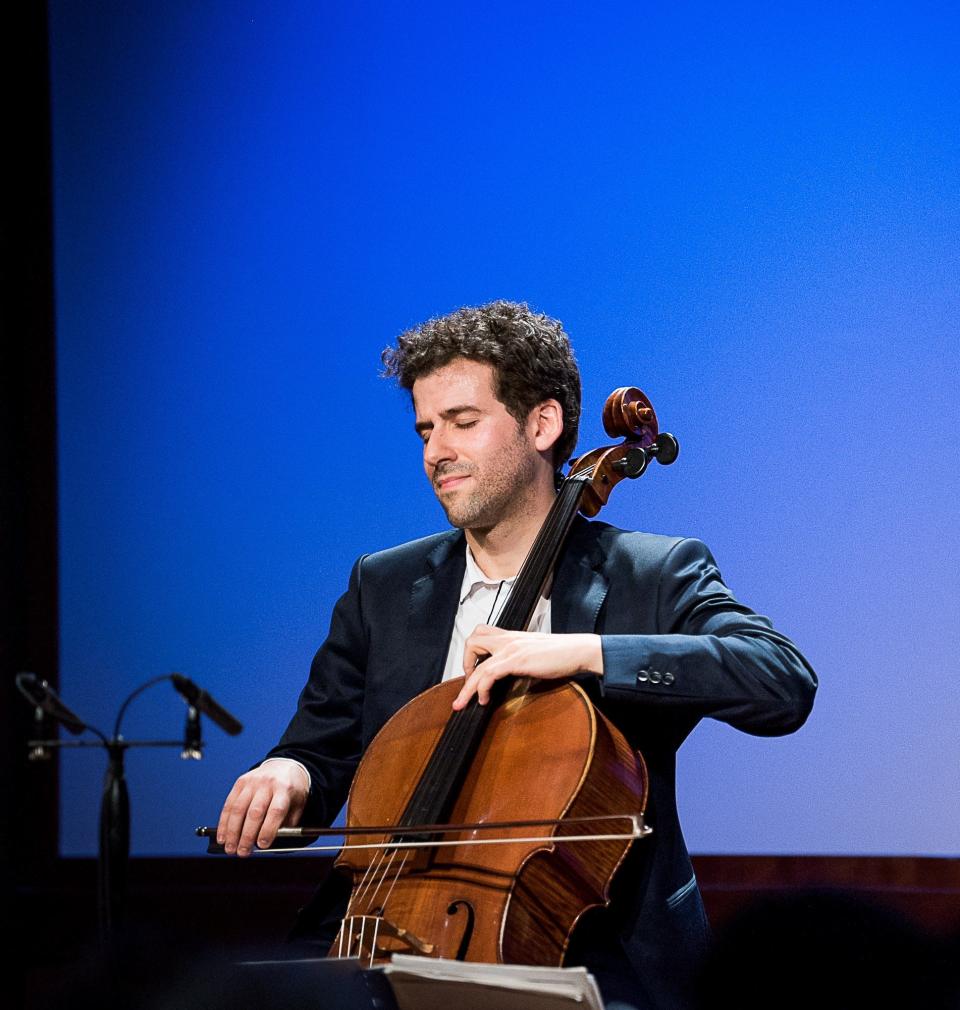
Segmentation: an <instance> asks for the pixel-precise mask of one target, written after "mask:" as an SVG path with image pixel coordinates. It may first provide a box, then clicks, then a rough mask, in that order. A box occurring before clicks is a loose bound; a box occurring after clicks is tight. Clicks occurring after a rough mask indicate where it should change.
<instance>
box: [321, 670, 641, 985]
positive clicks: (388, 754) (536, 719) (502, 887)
mask: <svg viewBox="0 0 960 1010" xmlns="http://www.w3.org/2000/svg"><path fill="white" fill-rule="evenodd" d="M461 684H462V681H461V680H460V678H457V679H456V680H452V681H448V682H446V683H442V684H438V685H437V686H435V687H433V688H431V689H429V690H428V691H426V692H424V693H423V694H422V695H419V696H418V697H417V698H414V699H413V700H412V701H410V702H409V703H408V704H407V705H405V706H404V707H403V708H402V709H400V711H399V712H397V713H396V715H395V716H394V717H393V718H392V719H391V720H390V722H388V723H387V725H386V726H384V727H383V729H382V730H381V731H380V733H379V734H378V735H377V736H376V737H375V738H374V740H373V741H372V742H371V744H370V746H369V747H368V749H367V751H366V753H365V755H364V757H363V760H362V761H361V763H360V766H359V768H358V769H357V773H356V776H355V778H354V782H353V785H352V786H351V790H350V797H349V800H348V806H347V809H348V820H347V824H348V826H350V827H353V826H358V825H360V826H362V825H364V824H371V823H375V824H380V825H392V824H396V825H398V826H399V825H400V824H401V820H402V816H403V813H404V810H405V809H406V807H407V804H408V802H409V800H410V796H411V794H412V791H413V786H414V784H415V783H416V782H417V781H418V779H419V778H420V775H421V773H422V772H423V770H424V769H425V768H426V766H427V762H428V760H429V758H430V756H431V754H432V753H433V751H434V748H435V747H436V746H437V744H438V742H439V741H440V738H441V735H442V733H443V730H444V727H445V725H446V723H447V721H448V719H449V717H450V706H451V703H452V701H453V699H454V698H455V697H456V695H457V693H458V692H459V690H460V687H461ZM646 793H647V776H646V769H645V767H644V764H643V759H642V758H641V757H640V755H639V754H636V753H634V752H633V751H632V750H631V749H630V747H629V745H628V744H627V742H626V740H625V739H624V737H623V736H622V734H621V733H620V732H619V731H618V730H617V729H616V728H615V727H614V726H613V725H612V724H611V723H610V722H609V720H607V719H606V718H605V717H604V716H603V715H602V714H601V713H600V712H598V711H597V710H596V708H595V707H594V706H593V704H592V703H591V702H590V700H589V699H588V697H587V695H586V693H585V692H584V690H583V688H581V687H580V686H579V685H578V684H576V683H575V682H572V681H567V682H564V683H560V684H556V683H551V684H547V683H542V684H538V685H535V686H534V687H533V688H532V689H528V690H525V691H523V692H517V693H515V694H513V695H512V696H508V698H507V699H506V700H505V701H504V702H502V703H501V704H500V705H499V706H498V707H497V709H496V711H495V712H494V713H493V715H492V718H491V721H490V723H489V725H488V726H487V729H486V731H485V734H484V737H483V741H482V743H481V745H480V748H479V750H478V751H477V753H476V755H475V757H474V759H473V761H472V763H471V766H470V771H469V774H468V776H467V778H466V779H465V781H464V783H463V786H462V788H461V789H460V791H459V793H458V795H457V797H456V800H455V802H454V804H453V808H452V810H451V811H450V813H449V816H448V818H447V819H448V820H449V823H451V824H482V823H483V822H485V821H490V822H509V821H512V820H525V819H537V820H545V821H546V820H551V821H555V822H556V825H555V827H553V828H552V829H551V834H552V835H553V836H555V838H556V839H557V840H556V841H553V842H544V841H522V840H520V839H524V838H529V837H530V836H531V835H542V834H543V832H542V831H534V830H532V829H531V828H529V827H514V828H505V829H502V830H501V831H500V832H499V834H500V836H501V838H502V837H503V836H506V837H507V838H516V839H518V840H517V841H515V842H513V841H511V842H508V843H503V842H502V841H501V842H499V843H498V844H476V843H477V840H478V839H480V838H482V837H483V833H482V832H481V831H479V830H477V829H474V830H466V831H463V832H462V833H454V834H452V835H451V836H445V840H446V841H448V842H460V843H461V844H452V845H443V846H430V847H426V848H415V849H409V850H402V849H393V850H390V852H391V853H392V855H390V854H388V853H387V850H385V849H383V848H379V847H376V846H377V845H378V844H379V845H382V844H383V843H386V842H387V841H388V840H389V836H383V835H381V836H373V835H357V836H353V837H351V838H350V839H349V840H348V843H347V844H346V846H345V847H344V848H343V850H342V851H341V853H340V855H339V856H338V858H337V861H336V867H337V869H339V870H340V871H341V872H349V873H350V874H351V875H352V876H353V881H354V886H353V890H352V894H351V898H350V904H349V906H348V909H347V914H346V917H345V918H344V922H343V925H342V928H341V934H340V936H339V937H338V939H337V940H335V941H334V945H333V948H332V949H331V954H332V955H333V956H337V955H338V954H340V955H341V956H342V955H343V954H346V953H349V954H350V955H351V956H359V957H361V958H362V959H364V960H365V961H367V962H368V963H371V964H374V963H378V962H381V961H384V960H387V959H389V957H390V955H392V954H394V953H408V954H423V955H427V956H432V957H444V958H451V959H452V958H456V959H460V960H469V961H487V962H500V963H509V964H534V965H560V964H561V963H562V961H563V956H564V953H565V951H566V948H567V945H568V942H569V939H570V935H571V933H572V931H573V928H574V926H575V925H576V922H577V921H578V919H579V918H580V916H581V915H582V914H583V913H584V912H585V911H586V910H587V909H588V908H591V907H593V906H596V905H601V904H605V903H606V902H607V900H608V898H609V888H610V883H611V881H612V879H613V875H614V873H615V872H616V870H617V868H618V867H619V866H620V864H621V862H622V861H623V859H624V857H625V856H626V854H627V851H628V849H629V846H630V844H631V841H632V839H626V840H624V839H610V838H606V839H603V840H595V841H589V842H570V843H564V842H563V841H561V839H563V837H564V836H571V835H577V834H582V833H583V829H582V827H579V826H578V825H577V824H576V823H569V824H568V823H564V819H568V820H572V821H574V822H575V821H576V819H578V818H591V817H602V816H604V815H608V814H609V811H610V810H629V811H633V812H636V813H642V812H643V810H644V808H645V805H646ZM398 834H402V832H401V831H398ZM363 845H367V846H371V845H372V846H374V847H372V848H366V847H364V848H361V847H360V846H363Z"/></svg>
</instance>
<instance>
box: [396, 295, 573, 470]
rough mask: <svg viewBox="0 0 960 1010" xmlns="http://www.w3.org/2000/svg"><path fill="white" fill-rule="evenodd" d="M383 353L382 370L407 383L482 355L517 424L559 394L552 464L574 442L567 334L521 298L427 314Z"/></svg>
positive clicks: (562, 460)
mask: <svg viewBox="0 0 960 1010" xmlns="http://www.w3.org/2000/svg"><path fill="white" fill-rule="evenodd" d="M381 358H382V360H383V369H384V371H383V374H384V375H385V376H386V377H387V378H396V379H397V381H398V383H399V384H400V385H401V386H402V387H403V388H404V389H407V390H412V389H413V384H414V382H416V381H417V379H419V378H420V377H421V376H424V375H428V374H429V373H430V372H433V371H435V370H436V369H438V368H442V367H443V366H444V365H446V364H448V363H449V362H450V361H452V360H453V359H454V358H470V359H471V360H473V361H484V362H487V363H488V364H490V365H492V366H493V368H494V371H495V375H496V379H495V385H494V392H495V393H496V396H497V399H498V400H499V401H500V402H501V403H502V404H503V405H504V406H505V407H506V408H507V410H508V411H509V412H510V414H511V415H512V416H513V417H514V418H516V420H517V423H518V424H522V423H523V422H525V421H526V419H527V416H528V415H529V413H530V411H531V409H532V408H533V407H535V406H536V405H537V404H538V403H542V402H543V401H544V400H550V399H554V400H557V401H559V403H560V406H561V408H562V409H563V432H562V433H561V435H560V437H559V438H558V439H557V441H556V443H555V445H554V447H553V463H554V466H555V467H557V468H559V467H560V466H561V465H562V464H563V463H565V462H566V460H567V459H568V458H569V456H570V454H571V453H572V452H573V449H574V446H576V444H577V431H578V429H579V426H580V370H579V369H578V368H577V362H576V360H575V359H574V356H573V348H572V347H571V346H570V338H569V337H568V336H567V334H566V333H565V332H564V330H563V324H562V323H561V322H559V320H556V319H551V318H550V317H549V316H545V315H543V314H542V313H538V312H532V311H531V310H530V308H529V307H528V306H527V305H525V304H523V303H518V302H507V301H496V302H490V303H488V304H487V305H481V306H479V307H478V308H462V309H457V311H456V312H451V313H450V314H449V315H447V316H442V317H441V318H439V319H431V320H429V322H426V323H422V324H421V325H420V326H415V327H414V328H413V329H411V330H407V331H406V332H405V333H401V334H400V336H399V337H397V342H396V346H390V347H387V348H386V349H385V350H384V352H383V354H382V355H381Z"/></svg>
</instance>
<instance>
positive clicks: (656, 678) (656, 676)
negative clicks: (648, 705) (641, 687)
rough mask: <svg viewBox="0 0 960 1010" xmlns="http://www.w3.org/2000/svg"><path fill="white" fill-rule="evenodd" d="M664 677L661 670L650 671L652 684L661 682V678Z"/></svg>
mask: <svg viewBox="0 0 960 1010" xmlns="http://www.w3.org/2000/svg"><path fill="white" fill-rule="evenodd" d="M662 677H663V675H662V674H661V673H660V671H659V670H651V671H650V683H651V684H659V683H660V681H661V679H662Z"/></svg>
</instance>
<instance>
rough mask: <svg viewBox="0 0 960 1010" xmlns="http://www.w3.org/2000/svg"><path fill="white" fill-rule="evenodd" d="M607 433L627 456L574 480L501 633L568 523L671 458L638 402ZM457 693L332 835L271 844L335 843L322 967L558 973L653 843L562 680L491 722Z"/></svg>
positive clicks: (613, 758)
mask: <svg viewBox="0 0 960 1010" xmlns="http://www.w3.org/2000/svg"><path fill="white" fill-rule="evenodd" d="M603 425H604V429H605V430H606V432H607V434H608V435H610V436H611V438H623V441H622V442H620V443H618V444H617V445H613V446H604V447H600V448H598V449H594V450H592V451H590V452H588V453H586V454H584V455H582V456H580V457H579V458H578V459H577V460H575V461H574V462H573V463H572V464H571V468H570V471H569V474H568V475H567V476H566V478H564V480H563V481H562V483H561V484H560V487H559V489H558V493H557V497H556V499H555V501H554V503H553V506H552V507H551V510H550V512H549V514H548V516H547V518H546V520H545V522H544V524H543V526H542V527H541V529H540V531H539V533H538V535H537V537H536V540H535V541H534V544H533V546H532V547H531V549H530V552H529V554H528V555H527V557H526V559H525V561H524V563H523V565H522V567H521V570H520V573H519V574H518V576H517V579H516V582H515V584H514V587H513V590H512V592H511V594H510V597H509V599H508V601H507V603H506V605H505V606H504V608H503V610H502V612H501V614H500V616H499V618H498V619H497V621H496V626H497V627H499V628H503V629H506V630H515V631H522V630H525V629H526V627H527V626H528V624H529V622H530V619H531V616H532V614H533V612H534V609H535V608H536V605H537V602H538V600H539V598H540V596H541V594H542V593H543V592H544V590H545V588H546V587H547V586H548V585H549V583H550V580H551V578H552V573H553V570H554V566H555V564H556V562H557V559H558V557H559V555H560V553H561V551H562V548H563V545H564V542H565V540H566V536H567V534H568V532H569V530H570V527H571V525H572V523H573V520H574V517H575V516H576V515H577V513H578V512H580V513H583V514H584V515H586V516H588V517H590V516H594V515H596V514H597V512H599V510H600V509H601V508H602V507H603V505H605V504H606V502H607V500H608V499H609V496H610V492H611V491H612V489H613V487H614V486H615V485H616V484H617V483H619V481H621V480H623V479H624V478H636V477H639V476H641V475H642V474H643V473H644V472H645V470H646V468H647V465H648V463H649V462H650V461H651V460H653V459H656V460H657V461H658V462H660V463H662V464H669V463H672V462H673V461H674V460H675V459H676V457H677V454H678V444H677V441H676V439H675V438H674V437H673V436H672V435H670V434H668V433H665V432H664V433H660V432H659V428H658V424H657V417H656V413H655V412H654V409H653V406H652V404H651V403H650V401H649V400H648V399H647V397H646V396H645V395H644V394H643V393H642V392H641V391H640V390H639V389H637V388H636V387H622V388H620V389H618V390H615V391H614V392H613V393H612V394H611V395H610V396H609V397H608V398H607V401H606V404H605V406H604V410H603ZM461 683H462V682H461V681H460V680H459V679H456V680H452V681H447V682H444V683H441V684H438V685H436V686H434V687H433V688H430V689H428V690H427V691H425V692H424V693H423V694H421V695H418V696H417V697H416V698H414V699H413V700H412V701H410V702H408V703H407V704H406V705H405V706H404V707H403V708H401V709H400V710H399V711H398V712H397V713H396V714H395V715H394V716H393V717H392V718H391V719H390V720H389V721H388V722H387V723H386V724H385V725H384V726H383V728H382V729H381V730H380V732H379V733H378V734H377V736H376V737H375V738H374V739H373V740H372V741H371V743H370V745H369V746H368V748H367V750H366V752H365V754H364V756H363V758H362V760H361V762H360V764H359V766H358V768H357V771H356V774H355V775H354V779H353V783H352V785H351V788H350V794H349V797H348V801H347V825H346V828H345V829H329V831H328V830H311V829H307V828H293V829H281V835H290V836H296V837H298V838H308V837H317V836H320V835H324V834H340V833H342V834H344V835H345V844H344V846H343V848H342V850H341V852H340V854H339V856H338V857H337V859H336V861H335V867H336V869H337V870H339V871H340V872H342V873H346V874H348V875H349V876H350V877H351V878H352V882H353V883H352V888H351V894H350V899H349V903H348V906H347V911H346V915H345V916H344V918H343V921H342V923H341V928H340V931H339V933H338V935H337V937H336V939H335V940H334V943H333V945H332V947H331V950H330V956H332V957H358V958H361V959H362V961H363V962H364V963H366V964H368V965H371V966H373V965H376V964H379V963H382V962H384V961H388V960H389V959H390V957H391V956H392V955H393V954H395V953H407V954H419V955H424V956H430V957H442V958H456V959H459V960H469V961H486V962H494V963H514V964H531V965H559V964H561V963H562V961H563V957H564V953H565V951H566V949H567V946H568V944H569V940H570V936H571V934H572V932H573V929H574V926H575V925H576V923H577V921H578V920H579V919H580V917H581V916H582V915H583V914H584V912H586V911H587V910H588V909H589V908H592V907H595V906H598V905H604V904H606V903H608V901H609V893H610V886H611V883H612V880H613V877H614V875H615V873H616V871H617V869H618V868H619V867H620V865H621V864H622V862H623V860H624V858H625V857H626V855H627V852H628V851H629V849H630V847H631V845H632V844H633V843H634V841H635V840H636V839H637V838H640V837H643V836H644V835H646V834H649V833H650V829H649V828H648V827H647V826H646V825H645V824H644V822H643V813H644V810H645V807H646V801H647V772H646V767H645V765H644V761H643V757H642V755H640V754H639V753H636V752H634V751H633V750H632V749H631V747H630V745H629V744H628V743H627V741H626V739H625V738H624V737H623V735H622V734H621V733H620V731H619V730H618V729H617V728H616V727H615V726H614V725H613V724H612V723H611V722H610V721H609V720H608V719H607V718H606V717H605V716H604V715H602V714H601V713H600V712H599V711H597V709H596V708H595V707H594V706H593V704H592V702H591V701H590V700H589V698H588V696H587V693H586V691H585V690H584V689H583V687H581V686H580V685H579V684H578V683H576V681H575V680H568V681H564V682H544V681H537V680H533V679H531V678H524V677H514V678H507V679H505V680H501V681H498V682H497V683H496V684H495V685H494V688H493V690H492V692H491V698H490V702H489V703H488V704H487V705H480V704H478V703H477V700H476V698H475V697H474V698H473V699H471V701H470V703H469V704H468V705H467V706H466V708H464V709H462V710H460V711H452V709H451V706H452V701H453V699H454V698H455V697H456V695H457V694H458V693H459V690H460V687H461Z"/></svg>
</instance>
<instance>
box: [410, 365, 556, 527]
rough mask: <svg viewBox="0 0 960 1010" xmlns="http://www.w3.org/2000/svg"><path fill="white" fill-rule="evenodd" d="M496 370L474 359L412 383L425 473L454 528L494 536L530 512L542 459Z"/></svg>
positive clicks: (449, 366) (445, 367)
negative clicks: (497, 390) (521, 512)
mask: <svg viewBox="0 0 960 1010" xmlns="http://www.w3.org/2000/svg"><path fill="white" fill-rule="evenodd" d="M493 384H494V370H493V367H492V366H491V365H488V364H486V363H484V362H479V361H470V360H469V359H467V358H455V359H454V360H453V361H451V362H450V363H449V364H446V365H444V366H443V367H442V368H438V369H437V370H436V371H433V372H430V373H429V374H428V375H424V376H423V377H422V378H419V379H417V380H416V382H414V384H413V406H414V410H415V411H416V430H417V433H418V434H419V435H420V436H421V438H422V439H423V468H424V470H425V471H426V474H427V478H428V479H429V481H430V483H431V484H432V485H433V489H434V492H435V493H436V495H437V498H438V499H439V500H440V504H441V505H442V506H443V509H444V511H445V512H446V513H447V518H448V519H449V520H450V523H451V525H453V526H459V527H461V528H463V529H490V528H491V527H493V526H495V525H496V524H497V523H498V522H500V521H501V520H503V519H504V518H506V517H507V516H509V515H511V514H513V513H514V512H515V511H516V510H517V509H519V508H522V507H523V503H524V502H525V501H526V499H527V492H528V490H529V488H530V487H531V485H532V483H533V481H534V478H535V476H536V471H537V467H538V466H539V465H540V464H541V463H542V457H541V456H540V454H539V453H538V452H537V450H536V448H535V446H534V441H533V435H532V433H531V432H530V431H529V430H528V427H529V426H520V425H518V424H517V421H516V418H514V417H513V415H512V414H510V413H509V412H508V411H507V408H506V407H505V406H504V405H503V404H502V403H501V402H500V401H499V400H498V399H497V397H496V395H495V394H494V391H493Z"/></svg>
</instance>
